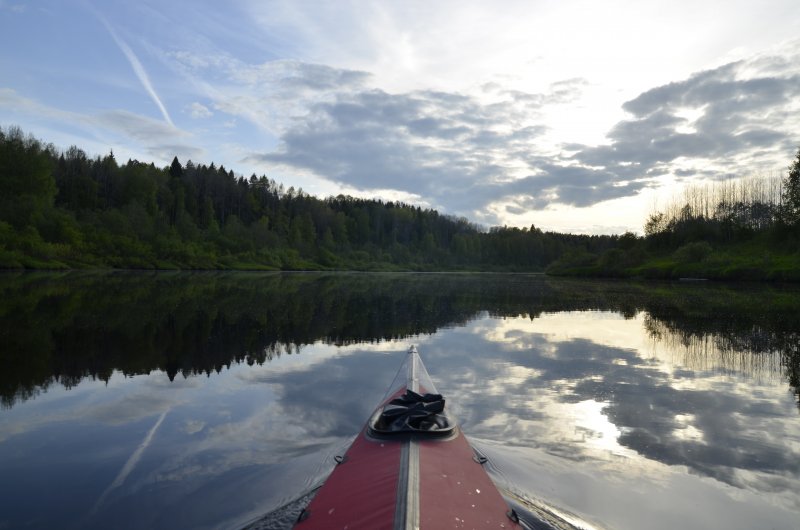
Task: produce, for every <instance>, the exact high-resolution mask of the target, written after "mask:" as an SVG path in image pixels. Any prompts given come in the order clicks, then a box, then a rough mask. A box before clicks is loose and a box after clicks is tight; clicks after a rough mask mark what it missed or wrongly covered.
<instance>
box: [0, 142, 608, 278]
mask: <svg viewBox="0 0 800 530" xmlns="http://www.w3.org/2000/svg"><path fill="white" fill-rule="evenodd" d="M617 240H618V238H617V237H615V236H580V235H569V234H558V233H551V232H547V233H545V232H542V231H540V230H538V229H536V228H535V227H531V228H530V229H519V228H507V227H496V228H491V229H490V230H485V229H482V228H481V227H478V226H476V225H475V224H473V223H470V222H469V221H468V220H466V219H464V218H455V217H452V216H448V215H442V214H440V213H439V212H437V211H435V210H431V209H422V208H420V207H419V206H412V205H408V204H403V203H396V202H383V201H380V200H368V199H360V198H353V197H346V196H342V195H339V196H337V197H328V198H325V199H320V198H316V197H313V196H310V195H308V194H306V193H304V192H303V191H302V189H297V190H296V189H294V188H293V187H289V188H288V189H287V188H285V187H284V186H283V185H282V184H280V183H276V182H275V181H274V180H272V179H269V178H267V177H266V176H264V175H261V176H256V175H255V174H253V175H251V176H250V177H249V178H245V177H242V176H236V175H235V174H234V172H233V171H232V170H230V169H227V168H225V167H223V166H219V167H218V166H216V165H215V164H214V163H211V164H209V165H204V164H195V163H193V162H191V161H187V162H186V163H185V164H181V162H180V161H179V160H178V159H177V157H176V158H175V159H174V160H173V161H172V164H171V165H170V166H169V167H156V166H155V165H154V164H153V163H144V162H139V161H137V160H128V161H127V162H125V163H122V164H120V163H118V161H117V160H116V159H115V157H114V154H113V152H110V153H109V154H108V155H106V156H104V157H96V158H90V157H88V156H87V155H86V153H85V152H84V151H82V150H81V149H79V148H77V147H70V148H69V149H67V150H66V151H63V152H60V151H59V150H58V149H56V148H55V147H54V146H53V145H50V144H45V143H43V142H41V141H40V140H38V139H36V138H33V137H31V136H26V135H25V134H24V133H23V132H22V131H21V130H20V129H18V128H9V129H8V130H5V131H4V130H2V129H0V268H6V269H9V268H32V269H59V268H126V269H246V270H503V271H542V270H544V269H545V268H546V267H547V265H549V264H550V263H551V262H553V261H554V260H555V259H556V258H558V257H559V256H562V255H563V254H565V253H568V252H576V251H581V252H594V253H597V252H603V251H605V250H607V249H609V248H612V247H614V246H615V245H616V243H617Z"/></svg>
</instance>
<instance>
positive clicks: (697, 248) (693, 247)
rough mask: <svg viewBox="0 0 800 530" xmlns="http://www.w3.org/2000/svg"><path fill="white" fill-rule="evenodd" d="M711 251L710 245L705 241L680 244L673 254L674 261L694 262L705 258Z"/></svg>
mask: <svg viewBox="0 0 800 530" xmlns="http://www.w3.org/2000/svg"><path fill="white" fill-rule="evenodd" d="M711 252H712V248H711V245H709V244H708V243H707V242H706V241H697V242H694V243H688V244H686V245H684V246H682V247H681V248H679V249H678V250H676V251H675V253H674V254H673V256H674V258H675V261H677V262H679V263H696V262H698V261H703V260H704V259H706V258H707V257H708V256H709V255H710V254H711Z"/></svg>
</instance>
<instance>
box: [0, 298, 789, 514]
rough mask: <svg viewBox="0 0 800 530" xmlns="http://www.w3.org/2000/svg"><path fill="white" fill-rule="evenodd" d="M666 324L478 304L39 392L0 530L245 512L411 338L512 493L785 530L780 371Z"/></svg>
mask: <svg viewBox="0 0 800 530" xmlns="http://www.w3.org/2000/svg"><path fill="white" fill-rule="evenodd" d="M496 313H497V311H495V313H493V314H496ZM663 322H664V321H661V320H659V321H654V318H653V316H652V315H651V314H650V313H649V312H647V311H634V312H633V313H631V312H625V316H623V314H622V313H621V312H620V311H608V310H605V311H596V310H595V311H585V310H583V311H582V310H578V311H576V310H568V311H548V312H542V313H537V314H536V315H535V317H534V318H531V317H530V316H527V315H521V316H514V315H513V314H510V315H509V314H507V315H506V316H501V315H500V314H496V316H492V315H491V314H489V313H486V312H477V313H475V314H474V315H473V318H472V319H471V320H468V321H467V322H465V323H462V324H459V325H458V326H455V327H441V328H440V329H439V330H438V331H436V332H435V333H432V334H425V335H417V336H412V337H407V338H403V339H395V340H389V341H381V342H379V343H373V344H370V343H359V342H357V341H356V342H355V343H354V344H350V345H348V346H335V345H332V344H325V343H324V342H322V341H318V342H316V343H312V344H307V345H305V346H302V347H301V348H300V351H299V353H298V352H297V351H295V352H294V353H292V354H291V355H289V354H286V353H283V354H281V355H279V356H275V357H274V358H273V359H272V360H270V361H268V362H266V363H264V364H263V365H257V364H256V365H253V366H250V365H248V364H246V363H241V364H236V363H234V364H232V365H231V366H230V368H223V369H222V370H221V371H220V373H213V372H212V373H211V375H208V376H206V375H199V376H198V375H192V376H189V377H183V376H181V375H180V374H179V375H178V376H177V377H176V378H175V379H174V381H170V380H169V378H168V377H167V375H166V373H164V372H163V371H153V372H151V373H150V374H149V375H134V376H129V377H125V376H123V375H122V374H121V373H119V372H115V373H114V374H113V375H112V376H111V377H110V379H109V380H108V382H107V383H106V382H104V381H99V380H92V379H85V380H83V381H82V382H81V383H80V384H78V385H77V386H74V387H73V388H71V389H69V390H66V389H64V388H63V387H62V386H60V385H51V386H50V387H49V388H48V389H47V391H46V392H44V393H41V394H39V395H37V396H35V397H32V398H31V399H27V400H22V401H17V402H16V403H14V404H13V405H12V406H10V407H6V408H5V409H2V410H0V499H2V500H0V506H1V507H2V509H0V528H3V527H22V526H29V527H39V528H45V527H50V526H53V525H57V526H60V527H96V528H102V527H112V526H113V527H116V528H125V527H130V528H134V527H135V528H141V527H193V528H200V527H220V526H222V527H235V526H237V525H242V524H245V523H247V522H249V521H252V520H255V519H257V518H258V517H260V516H261V515H263V514H265V513H267V512H269V511H270V510H273V509H275V508H277V507H279V506H281V505H283V504H285V503H286V502H288V501H291V500H292V499H295V498H297V497H298V496H299V495H301V494H302V493H304V492H307V491H308V490H309V489H310V488H312V487H313V486H314V485H316V484H318V483H319V482H320V481H321V480H322V479H323V478H324V477H325V476H326V474H327V473H328V471H329V470H330V468H331V464H332V463H333V461H332V456H333V455H335V454H337V453H340V452H341V451H342V450H343V449H344V448H345V447H346V446H347V445H348V443H349V441H350V440H351V439H352V437H353V436H354V435H355V433H356V432H357V431H358V430H359V429H360V428H361V426H362V425H363V422H364V421H365V419H366V418H367V416H368V415H369V413H370V412H371V410H372V407H373V406H374V404H375V403H376V402H377V401H378V400H379V399H380V398H381V396H382V395H383V392H384V391H385V389H386V386H387V385H388V384H389V382H390V381H391V379H392V377H393V376H394V373H395V371H396V369H397V367H398V365H399V364H400V361H401V360H402V353H403V352H404V350H405V349H406V348H407V347H408V346H409V345H410V344H418V346H419V348H420V352H421V354H422V357H423V360H424V361H425V363H426V365H427V367H428V371H429V372H430V374H431V375H432V377H433V379H434V382H435V383H436V385H437V387H438V389H439V390H440V391H441V392H442V393H444V394H445V396H446V397H447V398H448V403H449V405H448V406H451V407H453V410H454V412H455V414H456V416H457V417H458V418H459V420H460V422H461V424H462V427H463V429H464V431H465V432H466V433H467V434H468V436H470V437H471V439H472V440H473V441H474V443H475V444H476V445H477V446H478V447H479V448H480V449H481V450H482V451H483V452H485V453H486V454H487V455H488V456H489V457H490V459H491V467H490V472H491V473H492V475H493V478H494V479H495V480H496V481H497V482H498V484H499V485H500V486H501V487H503V488H504V489H506V490H508V491H511V492H514V493H515V494H517V495H520V496H522V497H526V498H528V499H532V500H542V501H544V502H546V503H548V504H551V505H554V506H557V507H560V508H563V509H565V510H568V511H571V512H573V513H576V514H578V515H580V516H581V517H583V518H584V519H586V520H588V521H591V522H593V523H597V525H598V526H600V527H607V528H620V529H623V528H644V527H646V528H674V527H676V526H680V527H683V528H723V527H724V528H742V529H744V528H756V527H762V528H793V527H795V526H796V521H797V520H798V518H800V500H799V498H798V496H797V491H799V490H800V421H799V419H798V409H797V403H796V396H794V395H793V394H792V392H791V391H790V389H789V386H788V385H787V382H786V378H785V376H784V373H783V369H784V368H783V366H782V365H781V364H780V362H777V361H775V360H774V359H775V355H773V354H766V353H765V354H753V353H752V352H748V351H744V350H740V351H736V350H732V349H730V348H729V347H727V346H726V347H723V346H724V345H725V344H729V343H726V342H725V341H721V340H710V341H709V340H708V338H707V337H706V339H704V340H699V339H697V337H698V335H694V337H695V338H694V339H692V338H691V337H689V336H687V335H685V334H683V335H682V334H680V333H678V332H675V331H674V330H673V331H670V329H669V326H667V325H664V324H663ZM659 326H660V327H659Z"/></svg>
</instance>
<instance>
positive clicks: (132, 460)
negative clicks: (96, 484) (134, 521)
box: [89, 410, 169, 515]
mask: <svg viewBox="0 0 800 530" xmlns="http://www.w3.org/2000/svg"><path fill="white" fill-rule="evenodd" d="M167 412H169V410H165V411H164V412H162V413H161V416H159V418H158V420H156V423H155V425H153V426H152V427H151V428H150V430H149V431H148V432H147V436H145V437H144V440H142V443H140V444H139V447H137V448H136V450H135V451H134V452H133V454H132V455H131V456H130V457H129V458H128V461H127V462H125V465H124V466H122V469H120V470H119V473H118V474H117V478H115V479H114V482H112V483H111V484H110V485H109V486H108V487H107V488H106V490H105V491H104V492H103V494H102V495H100V498H99V499H97V502H96V503H94V507H93V508H92V510H91V511H90V512H89V515H92V514H94V513H96V512H97V510H98V509H99V508H100V506H102V504H103V503H104V502H105V500H106V497H108V494H109V493H111V491H112V490H113V489H115V488H118V487H119V486H121V485H122V483H123V482H125V479H126V478H127V477H128V475H130V473H131V471H133V468H134V467H136V464H137V463H138V462H139V459H140V458H141V457H142V453H144V450H145V449H147V446H148V445H150V442H151V441H152V440H153V436H154V435H155V434H156V431H157V430H158V427H159V426H160V425H161V422H162V421H164V418H165V417H166V415H167Z"/></svg>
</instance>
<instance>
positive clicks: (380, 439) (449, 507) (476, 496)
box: [295, 346, 520, 530]
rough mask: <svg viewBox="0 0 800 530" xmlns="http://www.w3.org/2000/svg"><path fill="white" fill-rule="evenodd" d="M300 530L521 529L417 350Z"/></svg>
mask: <svg viewBox="0 0 800 530" xmlns="http://www.w3.org/2000/svg"><path fill="white" fill-rule="evenodd" d="M336 461H337V466H336V468H335V469H334V470H333V472H332V473H331V475H330V476H329V477H328V479H327V480H326V481H325V483H324V484H323V485H322V487H321V488H320V489H319V491H318V492H317V493H316V495H315V496H314V498H313V499H312V501H311V502H310V503H309V505H308V507H306V508H305V509H304V510H303V511H302V512H301V514H300V517H299V518H298V521H297V523H296V524H295V528H296V529H298V530H313V529H332V528H335V529H345V528H346V529H349V530H356V529H362V528H363V529H369V530H374V529H395V530H406V529H437V530H438V529H445V528H520V526H519V525H518V518H517V515H516V513H515V512H514V511H513V510H510V509H509V507H508V505H507V504H506V502H505V500H504V499H503V497H502V496H501V495H500V492H499V491H498V490H497V488H496V487H495V485H494V483H493V482H492V480H491V479H490V478H489V475H488V474H487V473H486V471H485V470H484V469H483V466H482V464H483V463H484V462H485V461H486V460H485V458H482V457H480V456H479V455H477V454H476V453H475V452H474V451H473V449H472V447H471V446H470V445H469V442H468V441H467V439H466V438H465V437H464V434H463V433H462V432H461V430H460V429H459V428H458V425H457V424H456V422H455V420H454V419H453V418H451V417H449V416H448V415H447V414H446V411H445V400H444V398H443V397H442V396H441V395H440V394H438V393H437V392H436V388H435V387H434V385H433V383H432V382H431V380H430V377H429V376H428V372H427V371H426V369H425V366H424V365H423V364H422V360H421V359H420V357H419V354H418V353H417V349H416V348H415V347H413V346H412V347H411V348H410V349H409V351H408V355H407V356H406V359H405V361H404V363H403V365H402V366H401V367H400V370H399V371H398V373H397V376H396V377H395V380H394V381H393V383H392V385H391V386H390V387H389V390H388V391H387V393H386V396H385V397H384V399H383V401H382V402H381V404H380V405H379V406H378V408H377V409H376V410H375V412H374V413H373V414H372V416H371V417H370V419H369V421H368V422H367V424H366V425H365V426H364V429H363V430H362V431H361V433H360V434H359V435H358V437H357V438H356V440H355V441H354V442H353V444H352V445H351V446H350V448H349V449H348V450H347V452H346V453H345V455H344V456H342V457H337V458H336Z"/></svg>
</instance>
